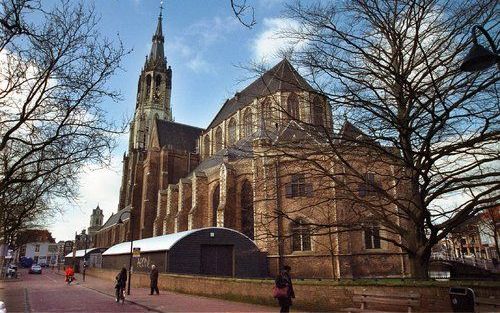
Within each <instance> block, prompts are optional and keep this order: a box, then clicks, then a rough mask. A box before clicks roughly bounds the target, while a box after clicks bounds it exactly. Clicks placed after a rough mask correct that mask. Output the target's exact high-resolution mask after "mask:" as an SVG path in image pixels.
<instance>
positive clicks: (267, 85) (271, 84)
mask: <svg viewBox="0 0 500 313" xmlns="http://www.w3.org/2000/svg"><path fill="white" fill-rule="evenodd" d="M277 91H311V92H314V91H315V90H314V89H313V88H312V87H311V85H309V84H308V83H307V81H306V80H305V79H304V78H303V77H302V76H300V74H299V73H298V72H297V71H296V70H295V68H294V67H293V66H292V65H291V64H290V62H288V60H287V59H283V60H282V61H281V62H279V63H278V64H276V65H275V66H274V67H273V68H271V69H270V70H269V71H267V72H265V73H264V74H263V75H261V76H260V77H259V78H257V79H256V80H255V81H254V82H252V83H251V84H250V85H248V87H246V88H245V89H243V90H242V91H241V92H238V93H236V95H235V96H234V97H232V98H231V99H228V100H226V102H225V103H224V104H223V105H222V108H221V109H220V111H219V112H218V113H217V115H216V116H215V118H214V119H213V120H212V122H211V123H210V125H209V126H208V127H207V129H210V128H213V127H215V126H217V125H219V124H220V123H221V122H222V121H223V120H225V119H227V118H228V117H229V116H231V115H233V114H234V113H235V112H236V111H238V110H240V109H241V108H244V107H246V106H247V105H249V104H251V103H252V101H253V100H254V99H255V98H259V97H263V96H267V95H269V94H273V93H275V92H277Z"/></svg>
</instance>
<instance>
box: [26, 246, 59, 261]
mask: <svg viewBox="0 0 500 313" xmlns="http://www.w3.org/2000/svg"><path fill="white" fill-rule="evenodd" d="M18 251H19V253H18V256H17V257H18V259H19V258H21V257H27V258H31V259H33V263H34V264H39V265H56V264H58V260H59V249H58V245H57V244H56V243H52V242H30V243H27V244H25V245H23V246H21V247H20V249H19V250H18Z"/></svg>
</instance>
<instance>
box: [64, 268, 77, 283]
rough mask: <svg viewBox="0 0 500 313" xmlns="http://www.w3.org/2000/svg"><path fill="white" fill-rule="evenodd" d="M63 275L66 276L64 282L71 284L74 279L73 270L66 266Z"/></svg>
mask: <svg viewBox="0 0 500 313" xmlns="http://www.w3.org/2000/svg"><path fill="white" fill-rule="evenodd" d="M64 273H65V274H66V275H65V276H66V279H65V281H66V282H67V283H68V284H69V283H71V281H72V280H74V279H75V271H74V270H73V268H72V267H71V266H69V265H68V267H66V270H65V271H64ZM70 280H71V281H70Z"/></svg>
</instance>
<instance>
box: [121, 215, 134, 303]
mask: <svg viewBox="0 0 500 313" xmlns="http://www.w3.org/2000/svg"><path fill="white" fill-rule="evenodd" d="M125 213H129V216H130V217H129V226H130V258H129V263H128V286H127V295H130V285H131V279H132V252H133V242H134V227H133V225H132V222H131V221H132V215H131V214H130V212H127V211H125V212H122V214H120V216H119V217H118V224H120V225H121V224H123V221H122V215H123V214H125Z"/></svg>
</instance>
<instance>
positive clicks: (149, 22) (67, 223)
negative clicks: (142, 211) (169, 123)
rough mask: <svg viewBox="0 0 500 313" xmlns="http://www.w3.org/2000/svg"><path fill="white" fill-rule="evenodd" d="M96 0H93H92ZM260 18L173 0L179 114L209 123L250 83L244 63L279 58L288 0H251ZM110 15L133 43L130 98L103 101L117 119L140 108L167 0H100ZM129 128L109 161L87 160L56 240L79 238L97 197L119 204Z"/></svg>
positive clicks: (217, 3)
mask: <svg viewBox="0 0 500 313" xmlns="http://www.w3.org/2000/svg"><path fill="white" fill-rule="evenodd" d="M86 2H88V3H90V0H86ZM247 2H248V4H250V5H252V6H253V7H254V9H255V16H256V20H257V24H256V25H255V26H254V27H253V28H252V29H247V28H246V27H244V26H243V25H241V24H239V23H238V21H237V19H236V18H235V17H234V15H233V14H232V11H231V8H230V1H229V0H182V1H180V0H176V1H165V3H164V10H163V17H164V18H163V33H164V36H165V55H166V57H167V61H168V63H169V65H170V66H172V71H173V74H172V111H173V115H174V118H175V120H176V121H177V122H180V123H185V124H189V125H193V126H198V127H202V128H205V127H206V126H207V125H208V124H209V123H210V121H211V119H212V118H213V117H214V115H215V113H216V112H217V111H218V110H219V108H220V107H221V105H222V104H223V103H224V100H225V99H226V98H229V97H232V95H234V93H235V92H236V91H238V90H241V89H242V88H243V87H245V86H246V85H247V84H248V83H249V81H248V80H247V81H246V82H243V83H242V82H241V81H242V80H245V78H248V77H250V76H251V73H249V72H247V71H245V70H243V69H241V68H240V67H238V65H247V64H249V63H250V62H251V61H258V62H261V61H264V62H266V63H267V64H268V65H273V64H274V63H277V62H278V61H279V59H278V58H277V55H276V54H277V53H276V52H277V49H279V48H280V47H281V46H283V45H284V44H286V40H283V39H278V38H276V36H275V35H274V33H275V31H276V30H278V29H279V28H280V27H283V25H285V24H286V23H287V22H286V21H285V20H284V19H282V18H280V13H281V11H282V10H283V4H284V2H285V0H248V1H247ZM94 4H95V9H96V12H97V13H98V14H99V15H100V16H101V17H102V20H101V26H102V34H103V35H104V36H106V37H108V38H110V39H116V38H117V34H119V37H120V38H121V40H122V42H123V44H124V45H125V47H126V48H129V49H133V51H132V53H131V54H130V55H128V56H127V57H126V58H125V59H124V60H123V64H122V67H123V69H124V71H118V72H117V74H116V76H115V77H114V79H113V80H112V82H111V87H112V88H116V89H118V90H120V91H121V92H122V95H123V101H120V102H118V103H114V102H105V103H103V107H104V108H105V110H107V112H108V113H109V116H110V118H112V119H115V120H117V121H120V120H122V119H123V118H131V117H132V115H133V110H134V108H135V95H136V92H137V90H136V89H137V79H138V77H139V73H140V70H141V67H142V65H143V64H144V59H145V56H146V55H147V54H148V53H149V49H150V47H151V37H152V35H153V33H154V30H155V28H156V23H157V17H158V14H159V6H160V0H95V1H94ZM127 138H128V135H123V136H122V137H120V140H119V142H120V145H119V146H118V147H117V149H116V150H115V152H114V157H113V159H112V162H111V166H110V167H108V168H91V167H89V168H86V169H85V170H84V171H83V172H82V174H81V179H80V184H81V187H80V198H79V199H78V201H77V202H76V203H62V204H61V209H62V211H63V213H61V214H58V215H57V216H55V217H54V218H53V219H52V220H50V221H49V230H50V231H52V233H53V236H55V238H56V240H68V239H72V238H73V236H74V233H75V231H77V230H78V231H80V230H81V229H84V228H87V227H88V226H89V225H88V224H89V221H90V214H91V212H92V209H94V208H95V207H96V206H97V204H99V205H100V207H101V209H103V211H104V220H106V219H107V218H108V217H109V216H110V215H111V213H112V212H116V208H117V204H118V193H119V188H120V179H121V156H122V155H123V153H124V152H125V151H126V149H127Z"/></svg>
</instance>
